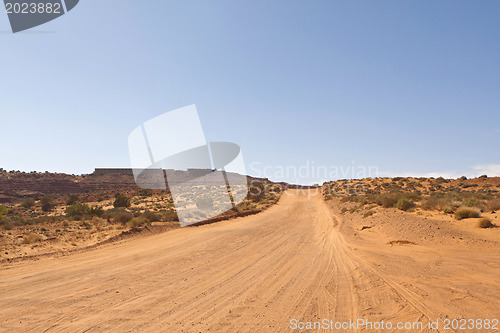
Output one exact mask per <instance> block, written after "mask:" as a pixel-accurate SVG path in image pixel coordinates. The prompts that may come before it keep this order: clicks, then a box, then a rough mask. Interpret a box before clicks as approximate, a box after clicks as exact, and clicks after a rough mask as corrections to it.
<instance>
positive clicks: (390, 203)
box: [375, 193, 401, 208]
mask: <svg viewBox="0 0 500 333" xmlns="http://www.w3.org/2000/svg"><path fill="white" fill-rule="evenodd" d="M400 197H401V195H400V194H398V193H386V194H380V195H379V196H377V198H376V199H375V202H376V203H377V205H379V206H382V207H384V208H392V207H394V206H395V205H396V204H397V203H398V201H399V199H400Z"/></svg>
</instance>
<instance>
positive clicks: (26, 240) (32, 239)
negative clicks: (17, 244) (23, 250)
mask: <svg viewBox="0 0 500 333" xmlns="http://www.w3.org/2000/svg"><path fill="white" fill-rule="evenodd" d="M41 240H42V237H40V235H37V234H27V235H26V236H24V237H23V244H33V243H36V242H39V241H41Z"/></svg>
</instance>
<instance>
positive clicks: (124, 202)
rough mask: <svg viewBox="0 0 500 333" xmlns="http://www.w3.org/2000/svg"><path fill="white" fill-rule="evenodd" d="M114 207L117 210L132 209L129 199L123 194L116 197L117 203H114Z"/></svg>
mask: <svg viewBox="0 0 500 333" xmlns="http://www.w3.org/2000/svg"><path fill="white" fill-rule="evenodd" d="M113 206H114V207H115V208H118V207H124V208H127V207H130V199H129V198H128V197H126V196H125V195H123V194H121V193H117V194H116V195H115V201H114V202H113Z"/></svg>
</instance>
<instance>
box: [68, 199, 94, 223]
mask: <svg viewBox="0 0 500 333" xmlns="http://www.w3.org/2000/svg"><path fill="white" fill-rule="evenodd" d="M65 213H66V216H68V217H71V218H74V219H80V218H81V217H82V216H84V215H88V214H90V207H89V206H88V205H87V204H84V203H81V202H79V203H75V204H72V205H71V206H68V207H67V208H66V211H65Z"/></svg>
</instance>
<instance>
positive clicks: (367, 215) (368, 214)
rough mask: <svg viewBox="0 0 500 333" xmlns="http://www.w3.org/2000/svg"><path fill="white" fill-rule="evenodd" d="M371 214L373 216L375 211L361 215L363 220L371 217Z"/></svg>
mask: <svg viewBox="0 0 500 333" xmlns="http://www.w3.org/2000/svg"><path fill="white" fill-rule="evenodd" d="M373 214H375V211H374V210H369V211H367V212H366V213H364V214H363V218H367V217H369V216H372V215H373Z"/></svg>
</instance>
